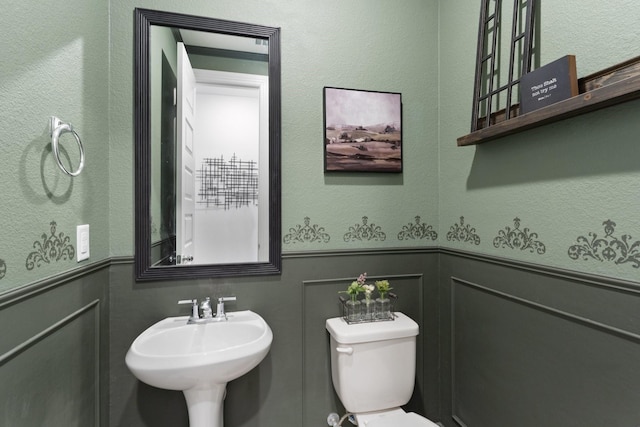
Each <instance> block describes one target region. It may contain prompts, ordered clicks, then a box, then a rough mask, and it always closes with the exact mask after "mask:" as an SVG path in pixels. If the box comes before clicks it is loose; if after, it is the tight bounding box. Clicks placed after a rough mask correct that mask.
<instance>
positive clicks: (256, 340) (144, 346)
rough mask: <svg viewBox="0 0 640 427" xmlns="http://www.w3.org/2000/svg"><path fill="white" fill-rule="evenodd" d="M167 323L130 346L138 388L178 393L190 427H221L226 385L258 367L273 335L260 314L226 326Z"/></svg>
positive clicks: (234, 316) (233, 318)
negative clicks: (143, 383) (180, 394)
mask: <svg viewBox="0 0 640 427" xmlns="http://www.w3.org/2000/svg"><path fill="white" fill-rule="evenodd" d="M188 319H189V318H188V317H187V316H183V317H168V318H166V319H163V320H161V321H159V322H158V323H156V324H154V325H152V326H150V327H149V328H147V329H146V330H145V331H144V332H142V333H141V334H140V335H139V336H138V337H137V338H136V339H135V341H134V342H133V344H131V347H130V348H129V351H128V352H127V356H126V359H125V361H126V363H127V366H128V367H129V369H130V370H131V372H132V373H133V374H134V375H135V376H136V377H137V378H138V379H139V380H140V381H142V382H145V383H147V384H149V385H152V386H154V387H159V388H164V389H168V390H182V391H183V392H184V396H185V399H186V401H187V407H188V409H189V425H190V427H222V426H223V421H222V414H223V400H224V396H225V390H226V386H227V383H228V382H229V381H231V380H234V379H236V378H238V377H240V376H242V375H244V374H246V373H247V372H249V371H250V370H251V369H253V368H254V367H256V366H257V365H258V364H259V363H260V362H261V361H262V359H264V357H265V356H266V355H267V353H268V352H269V349H270V348H271V341H272V340H273V333H272V332H271V328H269V325H268V324H267V322H265V321H264V319H263V318H262V317H260V316H259V315H258V314H256V313H254V312H252V311H250V310H246V311H235V312H230V313H227V320H226V321H220V322H215V321H214V322H208V323H200V324H187V320H188Z"/></svg>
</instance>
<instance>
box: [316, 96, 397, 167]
mask: <svg viewBox="0 0 640 427" xmlns="http://www.w3.org/2000/svg"><path fill="white" fill-rule="evenodd" d="M323 99H324V171H325V172H395V173H399V172H402V94H400V93H395V92H376V91H368V90H357V89H342V88H335V87H325V88H324V96H323Z"/></svg>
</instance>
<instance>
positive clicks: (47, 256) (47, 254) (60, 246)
mask: <svg viewBox="0 0 640 427" xmlns="http://www.w3.org/2000/svg"><path fill="white" fill-rule="evenodd" d="M49 227H50V228H49V231H50V234H49V235H47V233H46V232H45V233H42V235H41V236H40V238H41V239H42V241H38V240H36V241H35V242H33V248H34V249H35V251H34V252H31V253H30V254H29V255H27V259H26V262H25V266H26V268H27V270H33V269H34V268H35V267H41V266H42V264H43V263H45V264H51V263H52V262H53V261H56V262H58V261H60V260H64V261H66V260H72V259H73V257H74V256H75V254H76V251H75V249H74V247H73V245H72V244H71V243H70V242H71V238H70V237H69V236H65V234H64V233H63V232H60V233H58V234H56V227H57V224H56V222H55V221H51V222H50V223H49Z"/></svg>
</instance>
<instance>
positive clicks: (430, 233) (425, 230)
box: [398, 215, 438, 240]
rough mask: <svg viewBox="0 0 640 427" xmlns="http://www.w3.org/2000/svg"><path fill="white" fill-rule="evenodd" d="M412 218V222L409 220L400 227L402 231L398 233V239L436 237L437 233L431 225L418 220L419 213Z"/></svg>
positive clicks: (432, 238)
mask: <svg viewBox="0 0 640 427" xmlns="http://www.w3.org/2000/svg"><path fill="white" fill-rule="evenodd" d="M414 220H415V221H414V222H413V223H411V222H410V223H409V224H407V225H405V226H403V227H402V231H400V232H399V233H398V240H412V239H413V240H416V239H429V240H437V239H438V233H436V231H435V230H434V229H433V227H432V226H430V225H427V224H424V223H421V222H420V215H417V216H416V217H415V218H414Z"/></svg>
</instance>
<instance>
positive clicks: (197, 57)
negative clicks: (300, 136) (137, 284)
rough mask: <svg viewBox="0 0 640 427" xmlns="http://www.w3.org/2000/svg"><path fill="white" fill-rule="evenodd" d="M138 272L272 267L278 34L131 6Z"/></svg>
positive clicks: (188, 273)
mask: <svg viewBox="0 0 640 427" xmlns="http://www.w3.org/2000/svg"><path fill="white" fill-rule="evenodd" d="M135 83H136V254H135V261H136V275H137V278H138V279H139V280H147V279H148V280H151V279H153V280H155V279H163V278H188V277H215V276H232V275H251V274H275V273H278V272H279V271H280V178H279V177H280V155H279V153H280V151H279V150H280V141H279V138H280V65H279V29H277V28H272V27H264V26H257V25H253V24H244V23H239V22H232V21H222V20H217V19H211V18H201V17H195V16H190V15H181V14H173V13H167V12H159V11H152V10H146V9H136V82H135Z"/></svg>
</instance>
